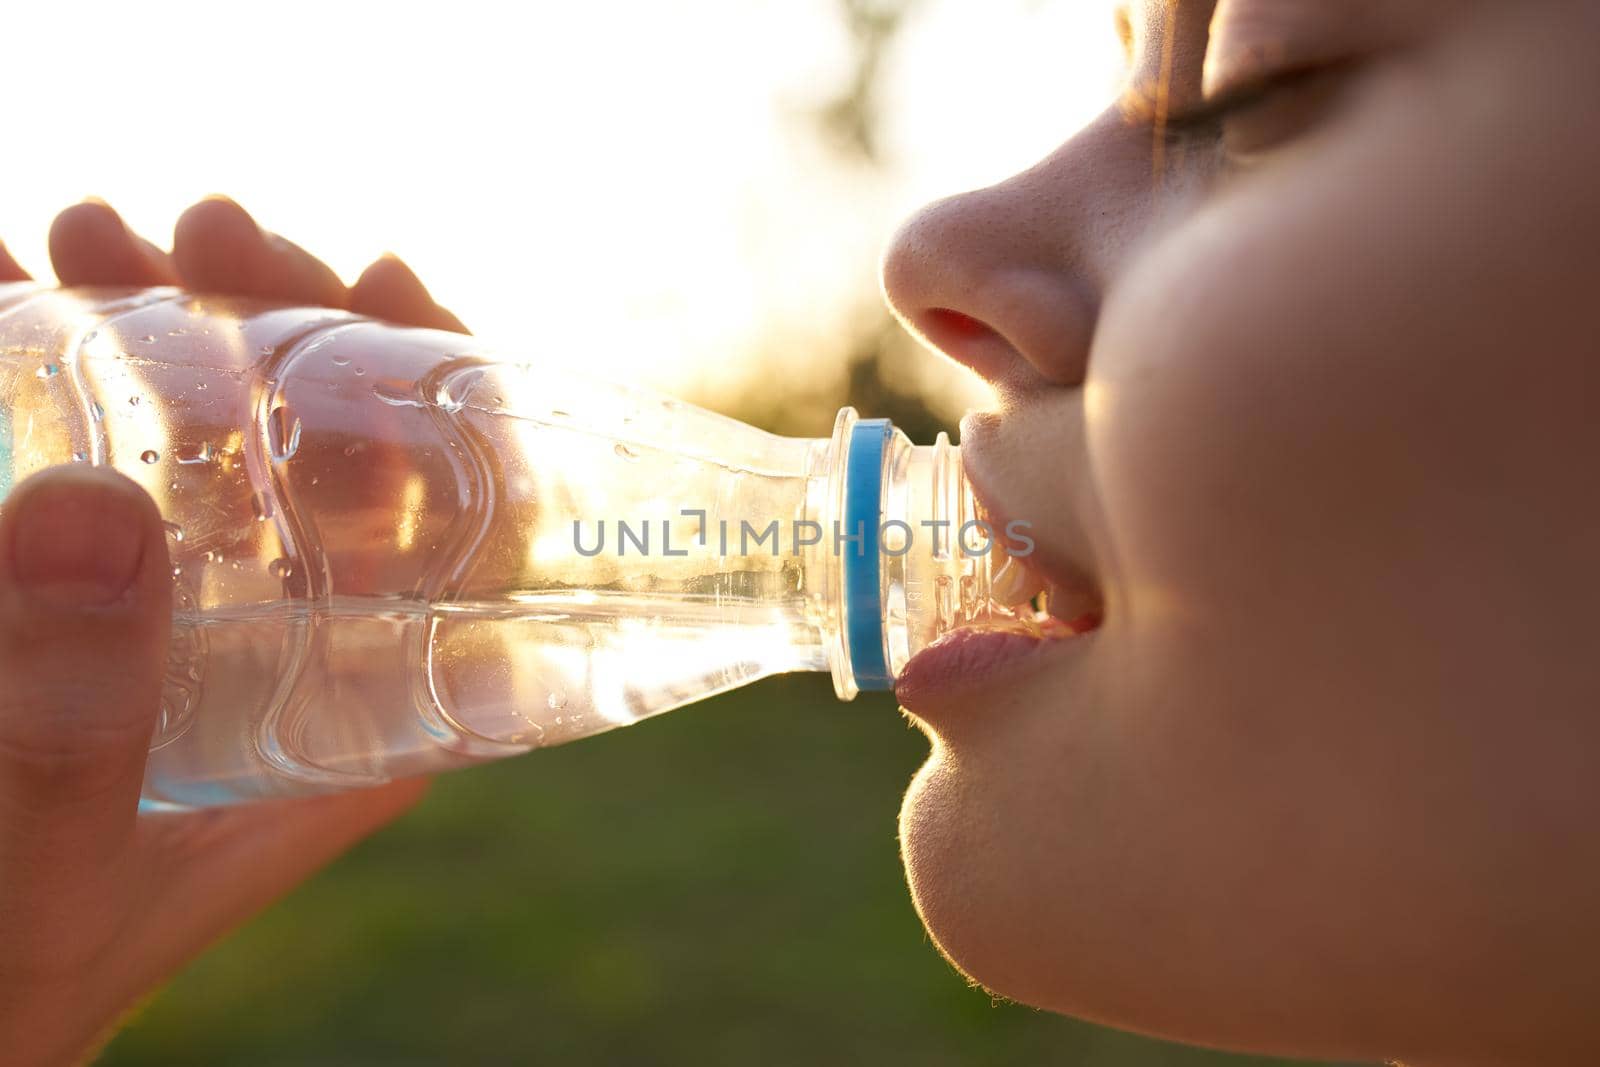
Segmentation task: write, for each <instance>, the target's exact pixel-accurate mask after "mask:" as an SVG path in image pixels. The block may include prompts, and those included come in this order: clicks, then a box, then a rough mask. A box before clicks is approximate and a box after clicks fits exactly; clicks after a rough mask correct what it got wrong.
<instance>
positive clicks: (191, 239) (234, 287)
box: [172, 196, 349, 307]
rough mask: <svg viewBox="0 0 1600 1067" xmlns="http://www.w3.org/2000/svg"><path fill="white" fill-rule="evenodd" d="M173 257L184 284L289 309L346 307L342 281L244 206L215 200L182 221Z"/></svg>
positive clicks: (205, 202)
mask: <svg viewBox="0 0 1600 1067" xmlns="http://www.w3.org/2000/svg"><path fill="white" fill-rule="evenodd" d="M172 257H173V259H174V260H175V261H176V263H177V265H178V274H179V275H180V276H181V277H182V279H183V284H184V285H185V286H187V287H188V288H190V289H195V290H198V291H200V292H209V293H233V294H237V295H239V296H254V297H260V298H261V299H264V300H281V301H284V302H286V303H295V304H314V305H318V306H321V307H344V306H345V304H346V301H347V300H348V298H349V293H348V291H347V290H346V289H345V286H344V283H343V282H341V281H340V280H339V276H338V275H337V274H335V273H333V271H332V270H331V269H330V268H329V267H328V265H327V264H325V263H323V262H322V261H321V260H320V259H317V258H316V257H315V256H313V255H311V254H310V253H309V252H307V251H306V250H305V249H303V248H301V247H300V246H299V245H297V244H294V243H293V242H290V241H286V240H284V239H283V238H282V237H279V236H278V235H277V234H274V233H268V232H267V231H265V230H263V229H262V228H261V227H260V226H258V225H256V220H255V219H253V218H251V217H250V215H249V213H248V212H246V211H245V209H244V208H242V207H240V206H239V205H238V204H236V203H234V202H233V201H232V200H229V199H228V198H227V197H225V196H212V197H207V198H206V199H204V200H202V201H200V202H199V203H198V204H195V205H194V206H193V207H191V208H189V210H187V211H185V212H184V213H183V214H182V215H181V216H180V217H179V218H178V225H177V227H176V228H175V229H174V231H173V235H172Z"/></svg>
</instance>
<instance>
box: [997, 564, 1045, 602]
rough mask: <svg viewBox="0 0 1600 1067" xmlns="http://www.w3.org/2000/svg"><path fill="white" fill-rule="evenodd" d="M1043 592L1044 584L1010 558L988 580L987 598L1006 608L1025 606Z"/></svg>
mask: <svg viewBox="0 0 1600 1067" xmlns="http://www.w3.org/2000/svg"><path fill="white" fill-rule="evenodd" d="M1043 591H1044V582H1042V581H1040V580H1039V578H1038V577H1037V576H1035V575H1034V573H1033V572H1032V571H1030V570H1029V569H1028V568H1027V567H1024V566H1023V565H1022V564H1021V563H1020V562H1019V561H1017V560H1015V559H1012V558H1011V557H1010V556H1007V557H1006V561H1005V562H1004V563H1002V564H1001V565H1000V569H999V570H998V571H995V572H994V574H993V576H992V577H990V579H989V596H990V597H991V598H992V599H993V600H994V601H995V602H996V603H998V604H1003V605H1005V606H1006V607H1008V608H1010V607H1015V606H1016V605H1018V604H1025V603H1027V602H1028V601H1030V600H1032V599H1033V598H1034V597H1036V596H1038V595H1039V594H1040V593H1041V592H1043Z"/></svg>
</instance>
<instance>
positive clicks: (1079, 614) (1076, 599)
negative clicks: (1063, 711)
mask: <svg viewBox="0 0 1600 1067" xmlns="http://www.w3.org/2000/svg"><path fill="white" fill-rule="evenodd" d="M1000 421H1001V420H1000V418H999V417H998V416H995V415H993V414H987V413H986V414H980V415H977V416H968V418H967V419H966V420H963V422H962V433H961V439H962V447H961V457H962V466H963V468H964V469H965V471H966V475H967V483H968V485H970V486H971V488H972V495H973V497H974V498H975V499H976V500H977V502H978V506H979V507H980V508H981V509H982V510H983V511H984V512H985V513H986V515H987V517H988V521H989V522H990V524H991V525H992V526H993V527H994V529H995V531H996V534H997V536H998V537H1000V538H1001V540H1002V543H1004V544H1011V543H1014V542H1015V539H1013V538H1009V537H1008V536H1007V534H1008V531H1009V530H1010V529H1011V528H1012V524H1013V523H1025V524H1026V525H1024V526H1022V528H1021V530H1020V532H1021V533H1024V534H1026V535H1027V536H1028V537H1029V538H1031V539H1032V540H1033V542H1034V549H1033V551H1032V552H1031V553H1029V554H1028V555H1026V556H1015V557H1013V558H1016V559H1017V562H1019V563H1020V564H1022V565H1023V566H1024V567H1025V568H1027V569H1028V570H1029V571H1030V572H1032V573H1033V574H1034V575H1035V576H1036V577H1037V578H1038V579H1039V581H1040V582H1041V583H1043V584H1044V586H1045V587H1046V593H1047V595H1046V605H1047V607H1048V609H1049V613H1050V614H1051V615H1052V616H1054V617H1055V618H1058V619H1061V620H1062V621H1064V622H1069V623H1076V624H1078V625H1079V626H1080V627H1082V626H1083V625H1085V624H1088V625H1098V623H1099V621H1100V614H1101V612H1102V610H1103V609H1102V600H1101V595H1100V591H1099V589H1098V586H1097V583H1096V582H1095V580H1094V577H1093V571H1092V569H1091V567H1090V566H1089V562H1088V560H1089V552H1088V545H1087V542H1086V539H1085V538H1084V537H1083V533H1082V529H1081V527H1080V526H1079V525H1078V523H1077V521H1076V519H1077V516H1076V515H1075V514H1072V513H1071V509H1067V513H1066V514H1063V513H1062V501H1063V500H1064V499H1065V498H1066V497H1067V496H1068V491H1067V489H1065V488H1063V487H1061V485H1060V482H1059V481H1058V480H1057V476H1052V478H1051V481H1052V482H1053V483H1054V485H1053V486H1052V488H1055V489H1056V490H1057V493H1056V499H1055V500H1054V501H1053V502H1052V503H1051V505H1050V506H1049V509H1048V510H1049V511H1050V513H1051V514H1050V515H1049V516H1048V519H1049V521H1048V522H1040V521H1037V520H1036V518H1035V516H1033V515H1030V514H1028V513H1026V512H1025V511H1022V510H1020V507H1019V506H1017V505H1014V504H1013V503H1012V502H1013V501H1017V500H1018V499H1019V498H1020V497H1023V496H1024V493H1025V492H1026V491H1025V490H1019V489H1018V488H1014V487H1011V486H1009V485H1007V484H1005V483H1002V482H1001V480H1000V478H999V477H998V476H997V475H996V474H995V473H994V472H993V464H992V463H991V461H990V460H989V458H988V457H989V456H990V454H991V451H992V450H996V449H998V447H999V445H998V442H993V443H991V442H992V439H993V436H994V429H993V428H994V427H996V426H998V424H999V422H1000ZM1032 495H1034V496H1036V497H1037V496H1038V490H1037V488H1035V489H1034V491H1033V494H1032Z"/></svg>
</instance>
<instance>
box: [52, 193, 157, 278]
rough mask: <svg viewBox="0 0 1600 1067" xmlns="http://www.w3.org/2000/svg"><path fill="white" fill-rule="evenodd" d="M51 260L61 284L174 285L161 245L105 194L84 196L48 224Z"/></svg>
mask: <svg viewBox="0 0 1600 1067" xmlns="http://www.w3.org/2000/svg"><path fill="white" fill-rule="evenodd" d="M50 262H51V264H52V265H53V266H54V267H55V271H56V277H57V278H60V279H61V284H62V285H176V284H177V281H178V272H177V269H176V268H175V267H174V266H173V265H172V260H171V257H169V256H168V255H167V254H166V253H165V252H163V251H161V249H159V248H157V247H156V246H155V245H153V244H151V243H150V242H149V241H146V240H145V239H144V238H142V237H139V236H138V235H137V234H135V233H134V232H133V231H131V230H129V229H128V227H127V224H126V223H124V222H123V221H122V217H121V216H120V215H118V214H117V213H116V212H115V211H113V210H112V209H111V205H109V204H107V203H106V202H105V201H103V200H85V201H84V202H83V203H81V204H74V205H72V206H71V207H69V208H67V209H66V210H65V211H63V212H61V214H59V215H57V216H56V217H55V221H54V222H52V223H51V224H50Z"/></svg>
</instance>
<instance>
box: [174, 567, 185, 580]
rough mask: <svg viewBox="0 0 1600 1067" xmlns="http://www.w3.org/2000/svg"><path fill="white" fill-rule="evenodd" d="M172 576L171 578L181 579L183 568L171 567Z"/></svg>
mask: <svg viewBox="0 0 1600 1067" xmlns="http://www.w3.org/2000/svg"><path fill="white" fill-rule="evenodd" d="M172 576H173V577H174V578H181V577H183V567H182V566H174V567H173V568H172Z"/></svg>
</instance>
